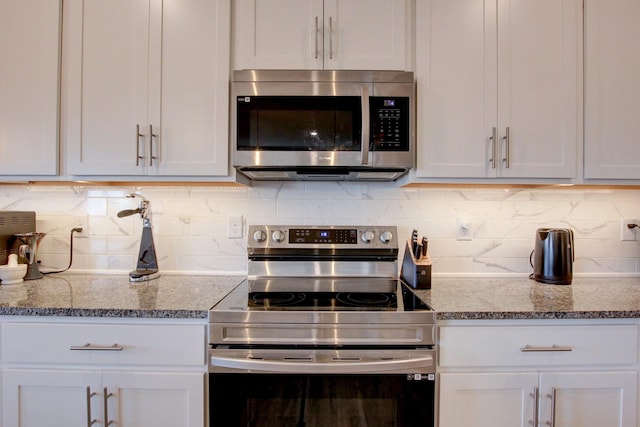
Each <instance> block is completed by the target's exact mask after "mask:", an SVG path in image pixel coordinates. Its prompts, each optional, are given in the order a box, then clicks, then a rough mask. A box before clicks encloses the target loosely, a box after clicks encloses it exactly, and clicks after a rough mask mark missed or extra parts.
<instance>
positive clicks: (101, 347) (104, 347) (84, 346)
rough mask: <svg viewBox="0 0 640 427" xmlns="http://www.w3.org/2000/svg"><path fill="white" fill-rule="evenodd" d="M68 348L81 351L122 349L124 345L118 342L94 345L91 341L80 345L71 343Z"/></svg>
mask: <svg viewBox="0 0 640 427" xmlns="http://www.w3.org/2000/svg"><path fill="white" fill-rule="evenodd" d="M69 350H81V351H122V350H124V347H122V346H119V345H118V344H112V345H95V344H91V343H85V344H82V345H72V346H71V347H69Z"/></svg>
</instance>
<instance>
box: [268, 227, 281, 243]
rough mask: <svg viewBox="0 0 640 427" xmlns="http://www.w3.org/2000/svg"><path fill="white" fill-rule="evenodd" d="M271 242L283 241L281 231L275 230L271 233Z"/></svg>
mask: <svg viewBox="0 0 640 427" xmlns="http://www.w3.org/2000/svg"><path fill="white" fill-rule="evenodd" d="M271 240H273V241H274V242H277V243H280V242H282V241H283V240H284V233H283V232H282V231H281V230H276V231H274V232H273V233H271Z"/></svg>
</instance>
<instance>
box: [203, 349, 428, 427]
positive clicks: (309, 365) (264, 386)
mask: <svg viewBox="0 0 640 427" xmlns="http://www.w3.org/2000/svg"><path fill="white" fill-rule="evenodd" d="M434 355H435V352H434V351H433V350H430V349H414V350H402V349H384V350H375V349H371V350H359V349H354V350H343V349H327V350H316V349H309V350H305V349H292V350H279V349H268V350H253V349H252V350H247V349H242V350H232V349H213V350H210V353H209V356H210V374H209V418H210V425H211V426H255V427H262V426H274V427H276V426H277V427H286V426H291V427H302V426H305V427H312V426H318V427H320V426H323V427H324V426H362V427H382V426H394V427H409V426H411V427H413V426H420V427H432V426H434V419H435V416H434V411H435V388H436V387H435V373H434V372H435V369H434Z"/></svg>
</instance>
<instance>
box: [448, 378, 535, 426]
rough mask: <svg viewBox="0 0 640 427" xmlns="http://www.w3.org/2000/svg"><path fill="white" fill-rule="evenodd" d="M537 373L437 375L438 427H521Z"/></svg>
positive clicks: (528, 418) (530, 410) (528, 416)
mask: <svg viewBox="0 0 640 427" xmlns="http://www.w3.org/2000/svg"><path fill="white" fill-rule="evenodd" d="M537 384H538V374H537V373H532V372H528V373H490V374H475V373H472V374H469V373H465V374H453V373H444V374H440V397H439V399H440V427H460V426H474V427H525V426H528V425H530V424H531V423H532V422H533V414H534V408H535V399H534V395H533V393H534V390H535V387H536V386H537Z"/></svg>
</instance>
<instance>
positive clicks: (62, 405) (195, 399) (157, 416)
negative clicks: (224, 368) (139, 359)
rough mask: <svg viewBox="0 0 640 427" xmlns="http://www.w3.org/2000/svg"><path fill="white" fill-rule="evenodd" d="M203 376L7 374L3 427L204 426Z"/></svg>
mask: <svg viewBox="0 0 640 427" xmlns="http://www.w3.org/2000/svg"><path fill="white" fill-rule="evenodd" d="M202 384H203V374H197V373H161V372H130V371H114V372H109V371H106V372H100V371H93V370H87V371H84V370H52V369H7V370H6V371H5V373H4V392H3V396H4V397H3V399H4V406H5V409H6V410H5V413H4V424H3V425H7V426H16V427H31V426H33V427H36V426H46V425H56V426H69V427H72V426H87V425H90V424H91V425H97V426H107V425H120V426H128V425H130V426H167V427H169V426H202V425H203V421H202V411H203V408H202V396H201V395H202V388H203V385H202Z"/></svg>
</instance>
